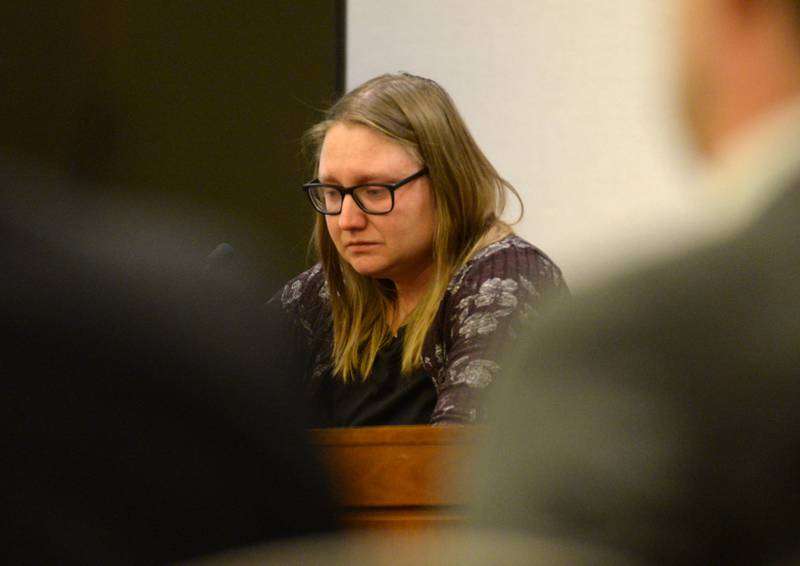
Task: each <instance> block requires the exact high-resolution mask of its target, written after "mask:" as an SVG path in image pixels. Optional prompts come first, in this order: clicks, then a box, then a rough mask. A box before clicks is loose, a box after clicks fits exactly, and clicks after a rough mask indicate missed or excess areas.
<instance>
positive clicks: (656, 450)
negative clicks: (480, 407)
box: [475, 179, 800, 564]
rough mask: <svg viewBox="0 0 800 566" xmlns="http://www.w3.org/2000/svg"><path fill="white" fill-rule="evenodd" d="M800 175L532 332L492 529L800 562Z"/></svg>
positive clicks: (495, 481) (488, 490)
mask: <svg viewBox="0 0 800 566" xmlns="http://www.w3.org/2000/svg"><path fill="white" fill-rule="evenodd" d="M795 181H796V182H795V183H794V184H793V187H792V190H789V191H787V192H786V193H784V196H783V197H782V200H781V201H780V202H778V203H777V205H776V206H774V207H773V208H772V209H771V210H770V211H769V212H768V213H767V214H766V215H764V216H763V217H762V218H761V219H760V220H759V221H758V222H757V223H756V224H755V225H752V226H751V227H749V229H747V230H745V231H743V232H742V233H740V234H738V235H737V236H735V237H733V238H731V239H728V240H727V241H725V242H721V243H717V244H714V245H711V246H707V247H705V248H703V249H700V250H698V251H696V252H694V253H692V254H690V255H688V256H685V257H681V258H679V259H675V260H672V261H669V262H666V263H662V264H661V265H657V266H655V267H652V268H650V269H646V270H644V271H643V272H641V273H639V274H637V275H634V276H629V277H625V278H623V279H622V280H620V281H618V282H616V283H614V284H612V285H609V286H607V287H605V288H603V289H599V290H597V291H595V292H593V293H591V294H588V295H586V296H583V297H576V298H575V300H574V301H573V302H572V303H571V304H570V305H568V306H566V307H565V308H564V309H563V310H562V312H560V313H559V314H558V315H557V316H555V317H553V319H552V320H550V321H549V324H543V325H542V326H541V327H540V328H539V329H531V332H530V333H529V335H528V336H527V338H526V339H525V340H524V342H527V347H520V348H518V349H517V351H516V352H515V353H514V354H513V357H514V358H515V360H516V362H515V366H514V368H513V369H511V370H510V371H509V372H508V374H507V375H506V376H505V378H504V379H503V380H501V381H502V389H501V391H500V394H499V397H498V398H497V399H496V402H495V404H494V405H493V411H494V418H495V422H496V427H495V428H493V429H492V431H491V434H490V435H489V439H488V441H487V442H486V444H485V450H484V453H483V454H482V460H481V463H480V466H479V467H478V470H477V473H476V482H475V485H477V486H478V487H477V489H478V491H479V494H478V496H477V499H478V509H477V517H478V518H479V520H480V521H481V523H482V524H483V525H484V526H490V527H496V528H500V529H505V530H511V531H512V532H517V533H529V534H531V535H533V536H536V537H544V538H547V539H548V540H551V541H559V540H562V541H565V543H569V542H574V541H582V542H585V543H588V544H595V545H598V546H599V547H602V548H606V549H608V550H612V551H615V552H622V553H624V554H627V555H628V556H630V557H632V558H635V559H639V560H643V561H645V562H647V563H651V564H757V563H769V562H770V561H772V560H776V561H777V560H782V559H785V558H787V557H790V556H795V557H796V556H797V555H798V552H799V551H800V411H798V407H800V179H796V180H795ZM524 342H523V343H524Z"/></svg>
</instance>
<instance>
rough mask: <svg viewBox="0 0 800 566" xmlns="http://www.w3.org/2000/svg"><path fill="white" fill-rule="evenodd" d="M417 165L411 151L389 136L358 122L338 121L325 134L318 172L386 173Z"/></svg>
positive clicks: (365, 174)
mask: <svg viewBox="0 0 800 566" xmlns="http://www.w3.org/2000/svg"><path fill="white" fill-rule="evenodd" d="M417 165H419V163H418V162H417V160H416V159H414V157H413V156H412V155H411V152H410V151H409V150H408V149H407V148H406V147H405V146H403V145H402V144H400V143H398V142H397V141H395V140H393V139H391V138H389V137H388V136H386V135H384V134H382V133H380V132H377V131H375V130H373V129H372V128H368V127H367V126H363V125H360V124H349V123H339V124H335V125H334V126H332V127H331V129H330V130H328V133H327V134H326V135H325V139H324V141H323V143H322V149H321V152H320V161H319V172H320V176H323V175H325V176H335V177H337V178H338V177H342V176H343V177H352V176H359V177H369V176H386V175H396V174H398V173H400V174H402V173H407V170H408V169H409V168H414V167H415V166H417ZM411 173H413V171H411ZM338 180H341V179H338Z"/></svg>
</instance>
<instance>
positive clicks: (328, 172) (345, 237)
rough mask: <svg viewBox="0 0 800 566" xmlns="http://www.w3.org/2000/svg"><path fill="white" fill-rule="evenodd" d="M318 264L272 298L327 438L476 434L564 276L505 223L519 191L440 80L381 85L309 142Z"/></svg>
mask: <svg viewBox="0 0 800 566" xmlns="http://www.w3.org/2000/svg"><path fill="white" fill-rule="evenodd" d="M308 139H309V141H310V145H311V147H312V149H313V150H314V156H315V159H316V170H317V178H316V179H314V180H313V181H312V182H310V183H307V184H305V185H303V190H304V191H305V193H306V195H307V196H308V199H309V201H310V203H311V205H312V206H313V207H314V210H316V212H317V213H318V215H317V219H316V228H315V236H314V240H315V245H316V250H317V253H318V256H319V263H317V264H316V265H315V266H314V267H312V268H311V269H310V270H308V271H306V272H304V273H302V274H300V275H298V276H297V277H295V278H294V279H292V280H291V281H289V283H287V285H286V286H285V287H284V288H283V290H282V291H281V292H280V293H279V294H278V295H277V296H276V299H274V300H276V301H280V304H281V306H282V307H283V309H284V310H285V311H286V312H287V313H288V315H289V317H290V318H291V319H292V320H294V321H295V323H296V326H297V330H298V331H299V332H300V333H301V335H302V337H303V340H304V341H305V342H306V344H307V345H308V346H309V348H310V353H311V355H310V359H309V368H308V376H307V377H308V383H309V385H310V390H311V396H312V400H313V409H314V412H315V417H314V420H315V423H314V424H315V425H316V426H364V425H388V424H419V423H432V424H443V423H472V422H476V421H478V420H480V418H481V416H482V397H483V394H484V391H485V390H486V388H487V387H488V386H489V385H490V384H491V383H492V381H493V380H494V377H495V375H496V374H497V372H498V370H499V368H500V366H499V362H498V359H497V354H496V349H497V348H498V347H504V346H505V342H507V341H508V340H510V339H512V337H513V335H514V329H513V327H514V324H515V323H516V322H518V321H519V320H520V319H522V318H526V317H531V315H535V313H536V312H537V308H538V305H539V303H540V302H541V301H542V300H543V298H544V297H545V296H547V295H550V294H565V293H566V285H565V284H564V280H563V279H562V277H561V272H560V270H559V269H558V267H556V265H555V264H554V263H553V262H552V261H551V260H550V259H549V258H548V257H547V256H546V255H544V254H543V253H542V252H541V251H539V250H538V249H537V248H536V247H534V246H533V245H531V244H530V243H528V242H526V241H525V240H523V239H521V238H520V237H518V236H516V235H515V234H514V233H513V232H512V231H511V229H510V227H509V226H508V225H507V224H505V223H503V222H502V221H501V220H500V215H501V213H502V211H503V208H504V206H505V201H506V197H507V195H508V194H511V195H513V196H514V197H516V198H519V196H518V195H517V193H516V191H515V190H514V188H513V187H512V186H511V185H510V184H509V183H508V182H506V181H505V180H504V179H503V178H502V177H500V176H499V174H498V173H497V171H495V169H494V167H493V166H492V164H491V163H489V161H488V160H487V159H486V156H485V155H484V154H483V153H482V152H481V150H480V148H478V146H477V145H476V143H475V141H474V140H473V138H472V136H471V135H470V133H469V131H468V130H467V127H466V125H465V124H464V122H463V120H462V119H461V117H460V115H459V114H458V112H457V110H456V108H455V106H454V104H453V102H452V100H451V99H450V97H449V96H448V94H447V93H446V92H445V91H444V90H443V89H442V88H441V87H440V86H439V85H438V84H437V83H435V82H434V81H432V80H429V79H424V78H421V77H416V76H413V75H408V74H392V75H383V76H380V77H377V78H375V79H372V80H370V81H368V82H366V83H364V84H363V85H361V86H359V87H358V88H356V89H355V90H353V91H352V92H350V93H348V94H346V95H345V96H344V97H342V98H341V99H340V100H339V101H338V102H337V103H336V104H334V106H333V107H332V108H331V109H330V110H329V111H328V113H327V116H326V118H325V120H323V121H322V122H321V123H319V124H317V125H316V126H314V127H313V128H312V129H311V130H310V131H309V134H308Z"/></svg>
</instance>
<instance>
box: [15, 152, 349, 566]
mask: <svg viewBox="0 0 800 566" xmlns="http://www.w3.org/2000/svg"><path fill="white" fill-rule="evenodd" d="M0 184H2V186H3V193H2V195H0V236H2V237H1V238H0V265H2V277H0V312H2V315H0V324H1V325H2V334H3V335H2V342H0V344H2V345H1V346H0V367H1V368H2V371H1V372H0V373H2V393H0V419H2V421H1V422H0V429H1V430H2V432H0V438H2V450H3V456H4V464H3V466H2V469H3V471H2V478H1V479H0V485H2V507H1V508H2V514H3V528H2V530H1V531H0V532H2V534H0V540H2V545H0V562H3V563H8V564H27V563H31V564H34V563H36V564H38V563H42V564H45V563H50V564H90V563H93V564H126V563H128V564H138V563H163V562H167V561H174V560H178V559H183V558H189V557H193V556H199V555H203V554H208V553H211V552H216V551H220V550H224V549H228V548H232V547H237V546H241V545H247V544H253V543H258V542H265V541H271V540H275V539H279V538H286V537H294V536H299V535H304V534H309V533H318V532H323V531H326V530H329V529H330V528H331V527H332V526H333V520H332V516H333V515H332V508H331V506H330V503H329V498H328V493H327V491H326V489H325V485H324V482H323V478H322V476H321V471H320V468H319V466H318V465H317V462H316V460H315V458H314V456H313V454H312V453H311V452H310V449H309V448H308V446H307V444H306V437H305V419H304V414H303V410H302V406H301V402H300V400H299V398H298V397H297V391H296V388H295V387H294V385H293V383H294V381H295V377H296V376H295V371H296V369H295V368H296V365H297V364H298V360H297V359H295V356H293V355H292V352H291V351H289V350H288V349H287V347H284V345H283V335H282V327H283V322H282V321H281V320H280V319H279V318H276V317H277V316H278V314H276V313H267V312H265V311H263V310H260V309H259V308H257V307H256V306H255V305H258V304H259V302H260V300H259V298H257V297H252V296H250V295H249V294H248V291H247V285H244V284H242V279H241V278H240V277H238V276H236V275H233V274H228V275H224V274H222V275H220V274H217V275H213V274H212V275H208V274H206V276H203V264H202V261H199V260H198V258H202V257H204V256H205V255H206V254H207V253H208V251H210V250H209V249H208V248H205V249H204V250H202V252H201V253H197V254H195V256H194V257H192V256H191V254H180V253H175V251H176V250H178V249H180V247H181V246H180V245H177V244H175V242H177V240H179V239H180V238H179V237H178V236H177V235H176V234H177V232H179V231H180V230H176V225H180V224H183V223H184V219H183V217H180V216H172V215H167V216H166V217H163V218H156V217H154V216H153V215H151V214H150V212H148V211H145V212H142V213H141V214H139V215H138V216H137V215H136V214H133V216H137V218H136V221H135V222H132V223H130V224H128V225H127V226H125V225H123V224H118V223H116V222H115V218H116V213H115V212H114V211H115V210H118V209H119V208H120V207H121V208H129V204H130V203H119V202H115V201H114V200H113V199H111V200H108V201H107V202H101V200H102V199H98V198H95V197H92V196H90V195H89V194H88V193H85V192H81V191H80V190H79V188H76V187H73V186H71V185H70V184H69V183H66V182H65V181H64V180H63V179H61V178H60V177H59V176H58V174H56V173H52V172H47V171H45V170H44V169H41V168H39V167H37V166H33V167H29V166H24V165H22V164H21V162H20V161H19V160H18V159H16V158H12V157H9V156H7V155H5V156H4V155H0ZM128 216H129V217H130V216H131V215H130V214H128ZM169 218H171V219H172V221H173V222H174V223H175V224H172V225H171V224H170V222H169V220H168V219H169ZM186 224H191V222H190V221H187V222H186ZM134 226H136V228H133V227H134ZM190 232H191V230H187V233H190ZM159 241H160V242H161V244H164V245H161V244H159ZM188 246H189V247H191V242H190V244H188Z"/></svg>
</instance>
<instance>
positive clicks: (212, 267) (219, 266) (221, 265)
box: [203, 242, 234, 276]
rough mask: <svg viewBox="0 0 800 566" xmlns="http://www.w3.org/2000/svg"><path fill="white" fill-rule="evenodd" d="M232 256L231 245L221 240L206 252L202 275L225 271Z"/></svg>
mask: <svg viewBox="0 0 800 566" xmlns="http://www.w3.org/2000/svg"><path fill="white" fill-rule="evenodd" d="M233 256H234V253H233V246H231V245H230V244H229V243H227V242H222V243H221V244H219V245H218V246H217V247H216V248H214V250H213V251H212V252H211V253H210V254H208V258H206V267H205V269H204V270H203V275H205V276H209V275H214V274H220V273H223V272H225V271H226V270H227V268H228V266H230V264H231V262H232V261H233Z"/></svg>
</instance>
